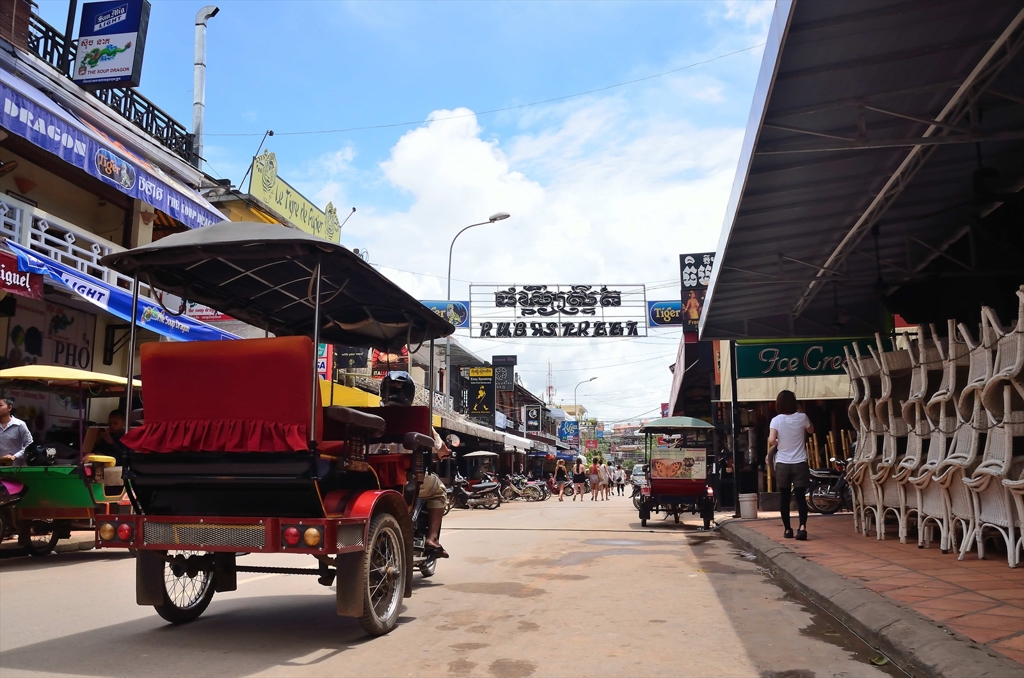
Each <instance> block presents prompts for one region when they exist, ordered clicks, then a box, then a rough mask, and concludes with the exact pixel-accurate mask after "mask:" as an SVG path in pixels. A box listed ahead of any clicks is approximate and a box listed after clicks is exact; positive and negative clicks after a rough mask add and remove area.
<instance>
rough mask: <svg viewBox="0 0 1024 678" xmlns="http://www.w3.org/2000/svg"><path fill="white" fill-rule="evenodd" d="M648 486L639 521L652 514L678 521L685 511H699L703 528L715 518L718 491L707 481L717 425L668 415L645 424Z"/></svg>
mask: <svg viewBox="0 0 1024 678" xmlns="http://www.w3.org/2000/svg"><path fill="white" fill-rule="evenodd" d="M640 432H641V433H643V434H644V463H645V466H646V468H645V473H646V476H647V485H646V486H645V487H643V488H641V499H640V509H639V510H640V524H641V525H642V526H645V527H646V525H647V521H648V520H649V519H650V517H651V514H652V513H662V512H663V513H666V514H668V515H671V516H674V517H675V522H677V523H678V522H679V517H680V515H681V514H682V513H684V512H686V511H689V512H690V513H694V514H698V513H699V514H700V516H701V518H703V519H704V529H705V530H707V529H710V528H711V521H712V520H713V519H714V517H715V502H716V497H715V492H714V488H713V487H712V485H711V484H710V483H709V482H708V471H709V469H710V468H712V464H713V462H714V459H713V454H714V452H713V443H714V435H713V434H714V426H712V425H711V424H709V423H707V422H705V421H701V420H700V419H694V418H693V417H666V418H664V419H655V420H653V421H649V422H647V423H646V424H644V425H643V427H642V428H641V429H640Z"/></svg>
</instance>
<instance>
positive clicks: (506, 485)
mask: <svg viewBox="0 0 1024 678" xmlns="http://www.w3.org/2000/svg"><path fill="white" fill-rule="evenodd" d="M500 492H501V499H502V501H515V500H516V499H525V500H526V501H541V500H542V499H544V493H543V492H541V491H540V489H538V488H536V487H534V486H533V485H526V484H522V485H520V484H517V483H516V482H515V480H514V478H513V477H512V476H511V475H506V476H505V477H504V478H503V479H502V481H501V490H500Z"/></svg>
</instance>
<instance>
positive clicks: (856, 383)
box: [843, 347, 867, 532]
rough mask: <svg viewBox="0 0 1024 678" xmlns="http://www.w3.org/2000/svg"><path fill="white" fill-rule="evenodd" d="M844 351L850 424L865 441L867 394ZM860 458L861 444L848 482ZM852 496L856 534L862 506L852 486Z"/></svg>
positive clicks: (849, 462) (854, 363) (850, 461)
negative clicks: (862, 409) (863, 411)
mask: <svg viewBox="0 0 1024 678" xmlns="http://www.w3.org/2000/svg"><path fill="white" fill-rule="evenodd" d="M843 350H844V351H845V352H846V362H844V363H843V369H844V370H845V371H846V376H848V377H849V378H850V404H849V406H848V407H847V414H848V415H849V417H850V424H851V426H853V429H854V430H855V431H857V440H858V441H860V440H863V439H865V438H866V434H865V433H864V423H863V422H862V421H861V419H860V406H861V403H862V402H863V401H864V399H865V398H866V397H867V394H866V393H865V392H864V388H863V387H862V385H861V380H860V370H859V369H858V367H859V365H858V363H857V361H856V360H854V358H853V356H851V355H850V349H849V348H846V347H844V348H843ZM859 456H860V444H859V442H858V443H856V444H855V447H854V452H853V456H852V457H851V458H850V459H848V460H847V472H846V475H847V480H849V478H850V477H852V475H853V469H854V468H855V467H856V465H857V458H858V457H859ZM851 494H852V497H853V506H851V507H850V508H851V510H852V511H853V529H854V531H855V532H859V531H860V504H859V501H860V499H859V497H858V496H857V492H856V490H855V489H854V488H853V487H852V486H851Z"/></svg>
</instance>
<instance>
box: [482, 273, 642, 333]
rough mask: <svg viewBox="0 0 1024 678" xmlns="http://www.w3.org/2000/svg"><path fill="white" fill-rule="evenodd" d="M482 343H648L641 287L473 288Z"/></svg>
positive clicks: (486, 286) (492, 286)
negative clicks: (588, 340) (618, 339)
mask: <svg viewBox="0 0 1024 678" xmlns="http://www.w3.org/2000/svg"><path fill="white" fill-rule="evenodd" d="M469 295H470V306H471V313H470V317H471V318H472V324H471V327H470V332H471V335H472V336H474V337H481V338H502V337H504V338H515V337H520V338H546V337H547V338H552V337H645V336H647V297H646V290H645V288H644V286H643V285H470V289H469Z"/></svg>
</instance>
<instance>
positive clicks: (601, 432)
mask: <svg viewBox="0 0 1024 678" xmlns="http://www.w3.org/2000/svg"><path fill="white" fill-rule="evenodd" d="M594 435H595V436H596V437H597V438H598V439H599V440H600V439H602V438H604V429H603V428H599V429H597V430H596V431H595V432H594Z"/></svg>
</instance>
